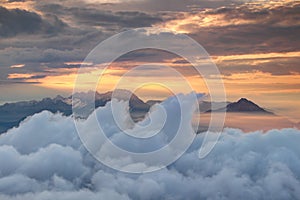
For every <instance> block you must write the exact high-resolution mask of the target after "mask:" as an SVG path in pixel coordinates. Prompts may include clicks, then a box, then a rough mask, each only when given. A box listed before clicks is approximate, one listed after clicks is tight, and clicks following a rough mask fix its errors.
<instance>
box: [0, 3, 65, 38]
mask: <svg viewBox="0 0 300 200" xmlns="http://www.w3.org/2000/svg"><path fill="white" fill-rule="evenodd" d="M52 19H53V20H54V21H53V23H50V22H49V21H46V20H44V19H43V18H42V17H41V16H40V15H38V14H37V13H34V12H29V11H26V10H21V9H11V10H9V9H6V8H4V7H0V25H1V26H0V36H2V37H12V36H16V35H19V34H36V33H41V32H42V33H46V34H53V33H55V32H57V31H60V30H62V29H63V28H64V26H66V25H65V24H64V23H63V22H62V21H60V20H59V19H58V18H56V17H52Z"/></svg>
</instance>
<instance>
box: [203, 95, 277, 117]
mask: <svg viewBox="0 0 300 200" xmlns="http://www.w3.org/2000/svg"><path fill="white" fill-rule="evenodd" d="M215 111H217V112H225V111H226V112H251V113H264V114H273V113H272V112H269V111H266V110H265V109H263V108H261V107H259V106H258V105H257V104H255V103H253V102H252V101H249V100H248V99H246V98H241V99H240V100H238V101H237V102H233V103H229V104H228V105H227V106H226V107H224V108H220V109H216V110H215ZM207 112H212V111H211V110H209V111H207Z"/></svg>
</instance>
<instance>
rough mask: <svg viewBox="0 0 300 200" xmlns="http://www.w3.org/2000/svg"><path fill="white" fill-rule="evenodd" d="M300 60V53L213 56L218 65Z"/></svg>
mask: <svg viewBox="0 0 300 200" xmlns="http://www.w3.org/2000/svg"><path fill="white" fill-rule="evenodd" d="M296 57H299V58H300V51H296V52H284V53H259V54H242V55H229V56H213V57H212V58H213V60H214V61H215V62H216V63H220V62H222V61H227V60H242V61H243V60H249V59H251V60H257V59H272V58H296Z"/></svg>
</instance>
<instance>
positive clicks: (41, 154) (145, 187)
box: [0, 100, 300, 200]
mask: <svg viewBox="0 0 300 200" xmlns="http://www.w3.org/2000/svg"><path fill="white" fill-rule="evenodd" d="M115 103H116V105H117V106H118V107H119V108H120V109H118V110H117V112H120V113H123V115H122V116H123V119H121V120H123V123H125V124H124V125H126V126H128V125H130V124H127V123H128V122H127V120H128V119H127V117H128V116H129V114H128V113H127V114H126V112H128V110H127V111H126V106H125V108H124V104H126V102H117V101H116V102H115ZM164 104H165V106H167V107H171V108H172V107H173V106H175V105H176V104H174V102H173V101H172V100H169V101H166V102H164ZM176 110H177V109H173V111H174V112H172V118H174V119H175V118H176V117H178V116H180V113H179V112H177V111H176ZM110 112H111V110H110V104H108V105H107V106H106V107H103V108H98V109H97V110H96V113H97V116H99V117H101V118H100V119H101V120H102V121H101V123H102V124H103V125H105V126H106V127H110V128H109V129H106V131H107V132H108V135H110V136H111V137H116V136H117V135H120V134H124V133H122V132H121V133H120V130H119V129H118V128H116V127H115V123H114V122H113V121H111V119H110V118H109V117H108V116H109V115H110ZM124 112H125V113H124ZM122 116H121V117H122ZM124 116H125V117H124ZM152 117H153V120H154V121H155V120H157V119H159V118H160V117H161V115H154V113H153V115H152ZM172 123H173V121H172ZM185 123H189V122H188V121H187V122H185ZM82 125H83V126H86V128H87V129H89V131H92V130H93V129H94V128H95V127H93V126H92V125H93V124H92V123H90V122H89V121H82ZM169 125H171V124H169ZM172 125H174V124H172ZM186 125H187V124H186ZM130 126H131V125H130ZM153 128H155V127H153V126H149V127H148V129H147V130H148V131H149V132H150V131H152V129H153ZM169 128H170V127H169ZM169 128H168V124H167V126H166V129H169ZM135 129H136V128H133V130H135ZM171 129H172V127H171ZM166 131H167V130H166ZM120 138H121V137H119V139H120ZM203 138H204V136H203V135H202V134H200V135H197V137H196V139H195V141H194V142H193V144H192V145H191V147H190V148H189V149H188V150H187V152H186V153H185V154H184V155H183V156H182V157H181V158H180V159H179V160H177V161H176V162H175V163H173V164H172V165H170V166H168V167H167V168H164V169H161V170H159V171H155V172H151V173H145V174H136V175H133V174H127V173H121V172H117V171H115V170H111V169H109V168H107V167H105V166H104V165H102V164H100V163H98V162H97V161H96V160H95V159H94V158H93V157H92V156H91V155H90V154H89V153H88V152H87V151H86V149H85V148H84V147H83V146H82V143H81V142H80V140H79V138H78V135H77V133H76V129H75V126H74V123H73V119H72V118H71V117H65V116H62V115H61V114H52V113H50V112H47V111H43V112H41V113H39V114H36V115H34V116H32V117H29V118H27V119H26V120H25V121H23V122H22V123H21V124H20V126H19V127H16V128H13V129H11V130H9V131H8V132H7V133H6V134H4V135H1V136H0V163H1V165H0V199H3V200H6V199H7V200H11V199H22V200H23V199H25V200H27V199H28V200H29V199H82V198H85V199H99V198H100V199H241V198H243V199H299V198H300V169H299V165H300V149H299V144H298V141H299V140H300V131H299V130H297V129H282V130H270V131H268V132H267V133H264V134H262V132H260V131H256V132H251V133H247V134H245V133H244V132H242V131H241V130H238V129H230V128H227V129H225V130H224V131H223V133H222V135H221V138H220V140H219V141H218V143H217V145H216V147H215V148H214V150H213V151H212V152H211V153H210V154H209V155H208V156H207V157H205V158H204V159H202V160H200V159H199V158H198V150H199V147H200V145H201V144H202V142H203ZM120 142H121V143H126V142H127V140H120ZM120 142H119V143H117V144H121V143H120ZM152 142H153V146H152V147H155V146H157V145H158V142H159V141H155V140H152ZM158 146H159V145H158ZM130 148H133V147H132V146H131V147H130ZM139 148H140V150H144V149H143V145H142V146H140V145H137V146H136V149H135V150H138V149H139Z"/></svg>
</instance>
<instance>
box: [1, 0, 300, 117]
mask: <svg viewBox="0 0 300 200" xmlns="http://www.w3.org/2000/svg"><path fill="white" fill-rule="evenodd" d="M140 27H157V28H167V29H170V30H172V31H176V32H179V33H183V34H187V35H188V36H190V37H191V38H193V39H194V40H196V41H197V42H198V43H199V44H201V45H202V46H203V47H204V48H205V49H206V51H207V52H208V53H209V55H210V56H211V59H212V60H213V61H214V62H215V63H216V65H217V66H218V67H219V70H220V72H221V74H222V78H223V81H224V83H225V87H226V93H227V98H228V101H235V100H237V99H239V98H240V97H246V98H249V99H251V100H253V101H254V102H256V103H257V104H259V105H261V106H262V107H265V108H268V109H270V110H271V111H273V112H275V113H278V114H280V115H283V116H286V117H288V118H289V119H291V120H293V121H297V122H299V121H300V120H299V119H300V101H299V100H300V66H299V64H300V37H299V35H300V2H299V1H292V0H281V1H280V0H276V1H265V0H257V1H255V0H249V1H247V0H204V1H202V0H184V1H183V0H164V1H161V0H138V1H137V0H111V1H110V0H64V1H60V0H53V1H45V0H28V1H26V0H0V67H1V73H0V92H1V96H0V103H1V104H2V103H5V102H12V101H19V100H29V99H40V98H42V97H47V96H51V97H53V96H56V95H57V94H63V95H65V96H66V95H70V94H71V93H72V90H73V87H74V81H75V78H76V75H77V70H78V68H79V67H80V64H81V62H82V61H83V60H84V59H85V57H86V56H87V54H88V53H89V52H90V51H91V50H92V49H93V48H94V47H95V46H96V45H97V44H98V43H99V42H101V41H103V40H105V39H106V38H108V37H110V36H112V35H114V34H116V33H119V32H121V31H124V30H127V29H131V28H140ZM145 63H162V64H164V65H168V66H171V67H173V68H174V69H177V70H178V71H179V72H181V73H183V74H184V76H185V77H186V78H187V79H189V80H190V81H191V83H192V86H193V88H194V89H195V90H196V91H197V92H204V93H207V92H208V91H207V88H206V86H205V83H204V82H203V80H201V78H199V77H197V76H195V72H194V71H193V69H192V68H191V66H190V64H189V63H186V62H185V61H184V60H183V59H182V58H179V57H178V56H177V57H176V56H174V55H171V54H170V53H166V52H158V51H151V50H144V51H138V52H133V53H130V54H128V55H124V56H123V57H122V58H119V59H118V60H116V61H115V62H114V63H112V64H111V65H110V67H109V69H108V70H107V71H106V72H105V77H104V79H103V80H102V83H101V85H99V86H98V88H99V91H102V92H105V91H108V90H111V88H112V87H113V85H114V83H115V82H117V81H118V80H119V78H120V77H121V76H122V75H123V74H124V73H126V71H128V69H131V68H133V67H134V66H139V65H142V64H145ZM84 64H85V65H87V66H90V68H91V69H93V68H94V69H95V68H96V66H93V64H92V63H84ZM148 70H149V71H146V72H145V73H146V74H147V76H145V77H143V80H147V81H149V82H151V80H158V79H159V80H161V81H166V82H168V83H169V84H174V85H176V83H177V80H176V79H175V78H174V77H172V76H168V74H164V73H163V71H159V73H157V70H156V69H155V68H153V67H152V68H151V67H149V69H148ZM93 75H94V74H93V72H92V71H91V72H90V73H89V75H88V76H93ZM127 86H128V87H129V86H130V81H129V82H127V83H126V84H124V87H125V88H126V87H127ZM177 87H178V92H185V91H182V90H181V89H182V88H181V86H180V85H178V86H177ZM138 93H139V96H141V98H143V99H144V100H146V99H163V98H165V97H166V96H168V95H169V94H170V93H169V92H168V90H167V89H166V88H164V87H163V86H160V85H148V86H145V87H144V88H142V89H141V90H140V91H138Z"/></svg>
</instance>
